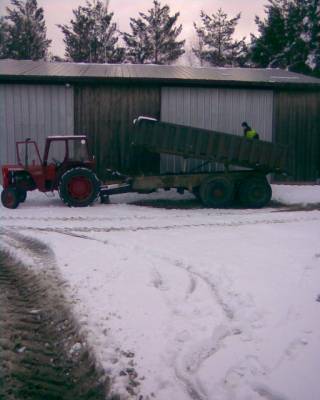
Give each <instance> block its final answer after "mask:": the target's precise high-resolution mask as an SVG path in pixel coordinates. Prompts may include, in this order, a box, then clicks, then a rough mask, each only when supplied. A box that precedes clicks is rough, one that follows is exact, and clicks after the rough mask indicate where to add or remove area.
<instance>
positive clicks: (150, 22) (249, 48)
mask: <svg viewBox="0 0 320 400" xmlns="http://www.w3.org/2000/svg"><path fill="white" fill-rule="evenodd" d="M266 1H268V3H267V4H266V5H265V17H264V19H261V18H259V17H256V20H255V22H256V25H257V28H258V34H257V35H254V34H251V37H250V39H248V40H247V39H246V38H245V37H243V38H242V39H240V40H238V39H236V38H235V29H236V27H237V24H238V22H239V20H240V18H241V14H240V13H239V14H237V15H236V16H234V17H231V18H229V16H228V15H227V14H226V13H225V12H224V11H223V10H222V9H219V10H217V12H216V13H213V14H211V15H209V14H207V13H206V12H205V11H203V10H201V11H200V22H198V23H196V22H195V23H194V32H195V37H194V40H193V45H192V48H191V49H190V50H189V52H190V54H189V55H192V57H190V58H189V60H191V59H192V61H189V63H191V64H196V65H201V66H219V67H222V66H223V67H225V66H233V67H262V68H285V69H288V70H290V71H294V72H302V73H305V74H309V75H315V76H319V77H320V0H266ZM10 3H11V4H10V5H9V6H8V7H7V8H6V15H3V16H1V17H0V58H13V59H24V60H25V59H30V60H39V59H47V60H48V59H51V60H55V61H62V59H60V58H59V57H55V56H52V55H51V56H50V54H49V47H50V44H51V40H49V39H48V38H47V34H46V24H45V19H44V11H43V9H42V8H41V7H38V4H37V0H10ZM179 16H180V13H179V12H177V13H173V14H172V13H171V12H170V7H169V6H168V5H166V4H165V5H162V4H161V2H160V0H152V3H151V8H150V9H149V10H148V11H147V12H146V13H142V12H139V13H138V16H137V17H136V18H130V32H120V31H119V29H118V26H117V24H116V23H115V22H114V21H113V18H114V14H113V13H112V12H110V11H109V1H105V2H103V1H101V0H87V1H86V4H85V5H84V6H79V7H78V8H76V9H74V10H73V18H72V19H71V21H70V23H69V24H65V25H58V27H59V28H60V29H61V31H62V32H63V34H64V43H65V59H63V61H73V62H86V63H133V64H161V65H170V64H172V63H176V62H177V60H178V59H179V58H180V57H181V56H183V55H184V54H185V53H186V41H185V40H182V39H181V38H180V36H181V32H182V25H181V24H179V23H178V21H179Z"/></svg>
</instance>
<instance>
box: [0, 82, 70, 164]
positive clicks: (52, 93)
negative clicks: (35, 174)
mask: <svg viewBox="0 0 320 400" xmlns="http://www.w3.org/2000/svg"><path fill="white" fill-rule="evenodd" d="M73 133H74V100H73V88H72V87H70V86H68V87H67V86H65V85H26V84H0V165H1V164H4V163H8V162H10V163H11V162H16V154H15V142H16V141H17V140H22V139H25V138H27V137H30V138H31V139H34V140H36V141H37V142H38V144H39V149H40V154H41V155H42V154H43V150H44V143H45V138H46V136H49V135H67V134H69V135H70V134H73Z"/></svg>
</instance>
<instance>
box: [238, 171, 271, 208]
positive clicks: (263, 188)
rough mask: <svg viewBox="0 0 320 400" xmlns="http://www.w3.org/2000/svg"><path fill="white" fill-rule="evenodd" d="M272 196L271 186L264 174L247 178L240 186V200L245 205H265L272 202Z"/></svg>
mask: <svg viewBox="0 0 320 400" xmlns="http://www.w3.org/2000/svg"><path fill="white" fill-rule="evenodd" d="M271 196H272V189H271V186H270V184H269V182H268V181H267V179H266V178H265V177H264V176H262V177H258V176H257V177H252V178H249V179H246V180H245V181H243V182H242V183H241V185H240V188H239V200H240V202H241V204H242V205H244V206H245V207H249V208H261V207H264V206H266V205H267V204H268V203H269V202H270V200H271Z"/></svg>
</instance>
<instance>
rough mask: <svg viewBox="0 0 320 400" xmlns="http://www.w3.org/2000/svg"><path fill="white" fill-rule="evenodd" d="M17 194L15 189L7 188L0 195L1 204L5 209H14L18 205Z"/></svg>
mask: <svg viewBox="0 0 320 400" xmlns="http://www.w3.org/2000/svg"><path fill="white" fill-rule="evenodd" d="M19 202H20V201H19V192H18V190H17V189H16V188H12V187H9V188H7V189H4V190H3V191H2V193H1V203H2V205H3V206H4V207H6V208H11V209H15V208H17V207H18V205H19Z"/></svg>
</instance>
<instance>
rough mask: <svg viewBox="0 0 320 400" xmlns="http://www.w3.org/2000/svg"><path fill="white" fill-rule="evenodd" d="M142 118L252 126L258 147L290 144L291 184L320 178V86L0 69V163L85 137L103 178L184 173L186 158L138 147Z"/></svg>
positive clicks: (184, 74)
mask: <svg viewBox="0 0 320 400" xmlns="http://www.w3.org/2000/svg"><path fill="white" fill-rule="evenodd" d="M139 115H148V116H151V117H154V118H157V119H161V120H162V121H166V122H173V123H179V124H186V125H191V126H194V127H199V128H206V129H214V130H218V131H223V132H229V133H233V134H239V135H241V134H242V131H241V126H240V125H241V122H242V121H248V122H249V123H250V125H252V126H253V127H254V128H255V129H256V130H257V131H258V132H259V135H260V137H261V139H263V140H267V141H273V142H278V143H281V144H288V145H290V150H291V155H292V156H291V157H290V160H291V166H290V167H291V171H292V176H291V177H290V179H292V180H298V181H314V180H316V179H317V178H319V176H320V79H315V78H311V77H307V76H304V75H300V74H294V73H290V72H287V71H282V70H277V69H245V68H241V69H240V68H191V67H183V66H156V65H129V64H122V65H96V64H73V63H46V62H40V61H39V62H34V61H16V60H1V61H0V164H3V163H5V162H8V161H15V156H14V142H15V141H16V140H18V139H21V138H25V137H31V138H35V139H36V140H38V142H39V144H40V146H42V145H43V143H44V139H45V137H46V136H47V135H57V134H86V135H88V136H89V139H90V144H91V146H92V150H93V152H94V154H95V155H96V159H97V165H98V169H99V173H100V176H102V177H103V174H104V171H105V170H106V168H113V169H118V170H120V171H128V172H130V173H135V172H143V173H146V174H147V173H154V172H159V171H160V170H161V171H162V172H169V171H171V172H179V171H180V170H181V168H182V164H183V162H182V159H181V158H179V157H173V156H161V158H160V157H159V155H158V154H153V153H147V152H145V151H141V150H137V149H133V148H132V146H131V143H130V137H131V132H132V121H133V119H134V118H136V117H137V116H139ZM196 163H197V161H196V160H193V161H192V160H191V161H190V162H188V167H189V168H193V167H194V165H196ZM215 167H216V166H215V165H211V166H209V168H215Z"/></svg>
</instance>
